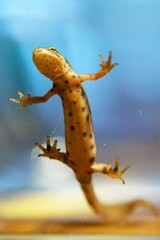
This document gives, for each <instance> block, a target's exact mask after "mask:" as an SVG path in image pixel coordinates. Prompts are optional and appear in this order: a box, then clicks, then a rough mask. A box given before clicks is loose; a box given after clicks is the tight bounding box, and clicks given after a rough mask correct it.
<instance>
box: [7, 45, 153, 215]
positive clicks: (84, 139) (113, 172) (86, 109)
mask: <svg viewBox="0 0 160 240" xmlns="http://www.w3.org/2000/svg"><path fill="white" fill-rule="evenodd" d="M100 58H101V61H102V63H101V64H100V66H101V69H100V70H99V71H98V72H96V73H95V74H83V75H79V74H77V73H75V72H74V71H73V69H72V67H71V65H70V64H69V63H68V62H67V60H66V59H65V58H64V57H63V56H62V55H61V54H60V53H59V52H58V51H57V50H56V49H55V48H53V47H48V48H36V49H35V50H34V51H33V61H34V63H35V65H36V67H37V68H38V70H39V71H40V72H41V73H42V74H43V75H45V76H46V77H47V78H49V79H50V80H51V81H53V87H52V88H51V89H50V90H49V91H48V92H47V93H46V94H45V95H44V96H42V97H31V96H30V95H29V94H28V95H27V96H25V95H23V94H22V93H21V92H20V91H18V94H19V97H20V99H19V100H17V99H14V98H10V99H9V100H10V101H12V102H15V103H18V104H21V105H22V107H21V108H24V107H26V106H27V105H31V104H34V103H42V102H46V101H47V100H48V99H49V98H50V97H52V96H53V95H55V94H58V95H59V96H60V98H61V99H62V105H63V111H64V121H65V145H66V152H60V149H57V141H54V143H53V145H51V144H50V137H49V136H47V137H46V148H44V147H43V146H42V145H41V144H39V143H36V145H37V146H38V147H39V148H40V149H41V151H42V154H40V155H39V156H43V157H48V158H50V159H56V160H59V161H60V162H62V163H64V164H66V165H67V166H68V167H70V168H71V169H72V170H73V171H74V173H75V176H76V178H77V180H78V181H79V183H80V186H81V188H82V190H83V193H84V195H85V197H86V199H87V201H88V203H89V205H90V206H91V207H92V209H93V210H94V211H95V212H96V213H97V214H99V215H101V216H103V217H104V218H108V217H111V216H112V213H113V212H114V213H116V217H120V218H122V217H123V216H124V215H127V214H128V213H129V212H130V211H131V210H133V209H134V208H135V207H137V206H146V207H148V208H150V209H151V210H152V211H154V212H156V209H155V207H154V206H153V205H152V204H151V203H149V202H147V201H144V200H135V201H132V202H128V203H125V204H120V205H119V204H118V205H113V206H110V205H103V204H101V203H99V201H98V199H97V198H96V195H95V193H94V190H93V186H92V174H93V173H103V174H105V175H107V176H109V177H111V178H115V179H121V180H122V182H123V183H124V180H123V178H122V175H123V173H125V172H126V170H127V169H128V168H129V165H126V166H125V168H124V169H123V170H121V171H119V158H117V159H116V160H115V167H114V168H112V167H111V164H104V163H98V162H96V143H95V137H94V131H93V124H92V117H91V111H90V106H89V103H88V99H87V96H86V93H85V91H84V89H83V87H82V85H81V83H82V82H84V81H87V80H98V79H99V78H101V77H103V76H104V75H106V74H107V73H108V72H110V70H111V69H112V68H113V67H115V66H116V65H117V63H114V64H112V63H111V58H112V54H111V52H110V53H109V57H108V60H107V61H105V59H104V58H103V57H102V56H101V55H100Z"/></svg>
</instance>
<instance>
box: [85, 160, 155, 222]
mask: <svg viewBox="0 0 160 240" xmlns="http://www.w3.org/2000/svg"><path fill="white" fill-rule="evenodd" d="M128 168H129V165H126V166H125V167H124V168H123V169H122V170H121V171H119V158H117V159H116V160H115V167H114V168H112V166H111V165H110V164H103V163H94V164H93V165H92V167H91V172H92V173H103V174H105V175H108V176H109V177H111V178H115V179H120V180H121V181H122V182H123V184H124V183H125V182H124V180H123V178H122V175H123V174H124V173H125V172H126V171H127V169H128ZM81 187H82V190H83V192H84V194H85V197H86V199H87V201H88V203H89V205H90V206H91V207H92V208H93V209H94V211H95V212H96V213H98V214H99V215H101V216H102V217H103V218H105V219H108V220H111V221H112V220H114V221H117V220H118V221H119V220H122V219H123V218H124V217H126V216H128V215H129V214H130V213H131V212H132V211H133V210H134V209H136V208H137V207H145V208H148V209H149V210H150V211H151V212H152V213H153V214H154V215H157V214H158V211H157V209H156V207H155V206H154V205H153V204H152V203H150V202H149V201H145V200H141V199H137V200H133V201H130V202H126V203H123V204H116V205H106V204H101V203H100V202H99V201H98V199H97V198H96V196H95V193H94V189H93V187H92V184H91V183H90V184H81Z"/></svg>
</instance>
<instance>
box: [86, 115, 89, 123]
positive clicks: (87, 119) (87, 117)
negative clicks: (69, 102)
mask: <svg viewBox="0 0 160 240" xmlns="http://www.w3.org/2000/svg"><path fill="white" fill-rule="evenodd" d="M86 121H87V122H88V121H89V114H88V115H87V116H86Z"/></svg>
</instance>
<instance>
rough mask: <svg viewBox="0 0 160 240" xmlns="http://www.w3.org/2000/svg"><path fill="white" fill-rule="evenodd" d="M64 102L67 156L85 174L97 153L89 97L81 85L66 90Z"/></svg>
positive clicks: (77, 170)
mask: <svg viewBox="0 0 160 240" xmlns="http://www.w3.org/2000/svg"><path fill="white" fill-rule="evenodd" d="M62 103H63V109H64V118H65V141H66V151H67V156H68V159H69V161H70V162H71V163H72V165H73V167H72V168H73V170H75V172H78V173H77V174H79V175H82V176H84V175H85V174H86V172H87V171H89V169H90V166H91V165H92V164H93V162H94V160H95V155H96V145H95V138H94V132H93V125H92V118H91V112H90V107H89V104H88V99H87V97H86V94H85V92H84V90H83V88H82V87H81V86H79V87H76V88H73V89H70V90H67V91H65V93H64V94H63V97H62ZM82 178H84V177H82Z"/></svg>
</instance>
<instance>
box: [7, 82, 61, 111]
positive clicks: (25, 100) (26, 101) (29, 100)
mask: <svg viewBox="0 0 160 240" xmlns="http://www.w3.org/2000/svg"><path fill="white" fill-rule="evenodd" d="M17 93H18V95H19V98H20V99H15V98H9V101H11V102H14V103H17V104H21V105H22V106H21V108H20V110H22V109H23V108H24V107H26V106H28V105H32V104H35V103H43V102H46V101H47V100H48V99H49V98H50V97H52V96H53V95H55V94H57V91H56V89H55V88H54V87H53V88H51V89H50V90H49V91H48V92H47V93H46V94H45V95H44V96H42V97H31V96H30V94H28V95H27V96H25V95H24V94H23V93H21V92H20V91H18V92H17Z"/></svg>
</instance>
